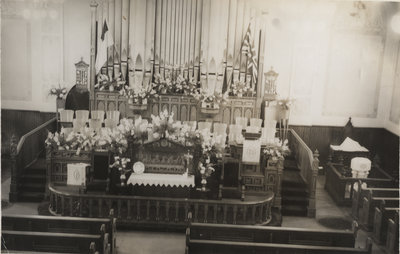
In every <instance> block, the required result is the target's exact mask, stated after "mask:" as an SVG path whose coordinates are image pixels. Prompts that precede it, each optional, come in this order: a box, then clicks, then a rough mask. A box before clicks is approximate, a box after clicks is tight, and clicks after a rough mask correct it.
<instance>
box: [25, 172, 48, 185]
mask: <svg viewBox="0 0 400 254" xmlns="http://www.w3.org/2000/svg"><path fill="white" fill-rule="evenodd" d="M25 183H46V175H42V174H23V175H22V176H21V184H25Z"/></svg>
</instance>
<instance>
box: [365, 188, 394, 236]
mask: <svg viewBox="0 0 400 254" xmlns="http://www.w3.org/2000/svg"><path fill="white" fill-rule="evenodd" d="M382 201H383V202H385V206H387V207H399V201H400V198H394V197H371V196H370V195H368V196H367V197H364V198H363V206H362V209H361V210H360V211H359V223H360V226H362V227H363V228H364V229H366V230H367V231H370V230H371V229H372V226H373V221H374V215H375V207H379V206H380V204H381V202H382Z"/></svg>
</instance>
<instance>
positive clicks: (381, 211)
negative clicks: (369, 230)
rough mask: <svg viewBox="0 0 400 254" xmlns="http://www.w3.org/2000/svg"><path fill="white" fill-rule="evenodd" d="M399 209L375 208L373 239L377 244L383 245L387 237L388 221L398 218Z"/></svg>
mask: <svg viewBox="0 0 400 254" xmlns="http://www.w3.org/2000/svg"><path fill="white" fill-rule="evenodd" d="M399 211H400V208H398V207H397V208H394V207H382V206H381V207H380V208H378V207H375V214H374V225H373V238H374V240H375V241H376V242H377V243H379V244H380V243H383V242H384V241H385V240H386V237H387V230H388V222H389V219H392V220H393V219H395V218H396V217H398V216H399Z"/></svg>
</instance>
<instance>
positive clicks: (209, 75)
mask: <svg viewBox="0 0 400 254" xmlns="http://www.w3.org/2000/svg"><path fill="white" fill-rule="evenodd" d="M112 2H113V1H112ZM123 3H124V4H125V3H126V1H124V2H123ZM117 4H118V5H120V4H121V2H118V1H116V2H115V5H117ZM163 4H164V3H163V1H159V2H157V3H152V4H149V3H146V4H145V5H146V13H144V16H141V18H142V20H141V21H143V22H137V21H138V20H131V17H133V15H128V14H129V13H125V12H129V8H122V7H123V6H118V8H117V6H115V9H113V10H109V9H108V8H109V6H108V5H104V4H103V3H100V6H99V4H98V3H96V2H95V1H93V2H92V4H91V5H90V8H91V15H92V19H91V31H92V33H91V58H90V64H89V65H86V64H85V65H82V67H79V68H80V69H79V70H78V69H77V85H79V86H82V89H85V86H88V88H89V89H88V90H89V93H90V109H89V110H87V111H85V110H79V112H78V111H75V112H74V111H72V110H71V111H69V112H64V111H62V110H60V113H59V114H60V117H59V118H58V119H59V122H60V126H61V128H60V129H59V130H58V132H56V133H49V136H48V138H47V139H46V145H47V153H46V162H47V172H46V173H47V185H48V188H47V189H46V195H47V196H48V197H49V198H50V207H49V210H50V212H51V213H53V214H57V215H58V214H61V215H69V216H88V217H96V216H98V217H102V216H103V215H105V214H107V211H106V210H107V209H111V208H112V209H114V210H115V211H117V217H118V218H120V219H121V221H123V223H125V224H132V223H133V224H143V223H144V224H146V223H147V224H153V225H156V224H158V225H160V223H161V222H162V223H161V224H162V225H169V226H171V225H172V226H173V225H181V224H182V225H183V224H184V223H186V221H187V215H188V213H189V212H191V213H192V214H193V215H194V220H195V221H202V222H208V223H232V224H260V225H265V224H268V223H269V222H270V220H271V214H272V212H271V211H272V208H275V209H276V210H277V211H278V212H279V211H280V208H281V181H282V171H283V162H284V156H285V155H286V153H287V152H288V148H287V143H285V142H286V141H285V139H287V128H288V121H287V119H286V118H285V120H284V121H281V122H280V125H279V126H280V128H281V132H282V134H280V135H276V133H277V132H276V130H277V129H276V128H277V120H278V119H276V116H275V115H273V116H272V117H271V116H267V113H266V114H265V115H261V112H263V111H265V112H270V111H269V110H264V109H263V108H262V107H263V106H262V105H269V104H270V102H271V101H273V100H275V99H276V97H277V94H276V85H275V83H274V82H275V79H276V77H277V76H278V74H277V73H275V72H274V71H273V70H272V69H271V70H270V71H269V72H268V73H266V74H265V75H266V76H265V78H264V80H263V76H262V75H260V74H259V73H262V72H263V69H264V68H263V56H264V47H263V46H261V45H264V40H265V36H264V33H265V27H262V26H259V24H260V22H258V21H259V19H260V18H261V13H258V12H257V11H255V12H254V17H253V18H252V19H249V20H247V18H249V17H248V16H243V18H244V19H243V20H242V22H243V23H242V24H240V29H242V27H248V31H247V32H244V33H243V35H245V34H249V33H250V32H251V31H254V35H253V36H248V37H247V35H246V36H245V37H244V38H242V36H241V35H238V36H236V34H237V33H235V32H234V31H235V29H236V27H235V26H236V25H235V23H227V27H225V28H222V27H221V29H227V30H226V32H227V33H228V34H229V36H230V40H231V41H232V40H235V41H236V40H237V42H240V41H243V43H242V45H243V44H244V42H247V45H248V47H243V46H241V47H233V46H232V45H230V44H229V45H227V48H226V49H225V50H224V47H222V46H221V45H222V44H223V43H222V42H223V41H224V38H223V37H221V36H219V35H218V36H217V33H216V34H215V35H216V36H217V37H218V38H211V37H210V38H208V37H202V36H203V35H202V33H201V32H200V31H201V30H202V29H203V28H206V27H207V26H209V23H204V22H205V21H203V18H204V20H207V19H208V18H207V17H208V15H209V13H208V11H205V12H201V13H197V14H196V15H197V17H198V18H196V19H198V20H195V19H188V20H186V21H185V22H187V23H188V24H190V26H189V25H188V27H194V28H196V27H197V28H199V29H194V30H192V32H189V31H186V30H187V28H185V27H182V26H176V27H175V28H172V26H171V27H170V28H169V29H176V34H181V33H182V34H188V35H189V37H190V38H189V37H188V38H185V39H184V40H182V38H172V37H171V38H169V37H168V39H166V31H165V30H164V29H165V27H163V26H161V27H160V24H161V23H162V22H163V20H162V19H163V18H162V15H152V13H153V12H154V13H153V14H155V13H156V12H157V11H158V10H161V9H162V5H163ZM176 4H177V3H171V5H172V6H174V5H176ZM209 4H210V5H212V6H213V5H214V2H210V3H209ZM182 5H185V6H186V5H187V6H186V7H187V8H192V7H193V12H194V13H195V12H198V10H201V9H202V8H200V7H203V6H201V5H202V4H201V3H199V6H196V5H193V4H192V3H186V2H184V3H182ZM120 7H121V8H120ZM176 7H177V8H178V6H176ZM181 7H182V6H180V7H179V8H181ZM209 7H211V6H208V7H207V8H205V10H209ZM172 9H174V8H172ZM188 10H189V9H188ZM108 11H111V13H112V14H113V15H114V14H115V15H116V13H117V12H118V13H119V14H121V15H118V16H115V19H111V20H107V19H104V17H106V16H107V15H106V14H108ZM114 11H115V13H114ZM120 11H121V13H120ZM130 11H132V10H130ZM165 14H166V15H167V16H168V15H172V16H173V14H172V13H169V12H168V11H167V13H165ZM176 15H181V14H179V13H176ZM172 16H171V17H172ZM121 17H128V18H127V19H125V20H124V19H122V18H121ZM163 17H164V16H163ZM182 17H183V16H182ZM120 19H121V20H120ZM213 19H214V17H213ZM256 20H258V21H257V22H255V21H256ZM120 21H121V22H120ZM164 21H165V20H164ZM214 21H215V24H220V22H218V21H217V20H214ZM108 22H110V23H109V24H108ZM182 22H184V20H183V19H182ZM252 22H255V23H252ZM139 24H141V25H140V26H142V25H143V24H145V27H139ZM256 24H257V25H256ZM121 25H122V26H121ZM167 26H168V27H169V26H170V24H168V25H167ZM228 27H229V29H228ZM104 28H110V30H111V31H113V32H115V33H113V32H112V33H109V32H108V29H104ZM200 28H201V29H200ZM207 29H212V28H211V27H208V28H207ZM114 30H115V31H114ZM133 31H135V36H130V34H133ZM232 31H233V32H232ZM128 35H129V36H128ZM142 35H143V36H142ZM153 35H154V38H152V36H153ZM109 36H111V37H113V36H114V37H115V40H114V41H113V43H114V45H108V43H109V41H110V40H109V39H108V37H109ZM141 36H142V37H141ZM231 37H232V38H231ZM235 37H237V38H235ZM139 38H145V39H144V40H143V41H142V40H141V39H139ZM225 39H226V38H225ZM214 41H220V42H221V43H212V42H214ZM200 42H201V43H200ZM166 43H167V44H168V45H166ZM240 44H241V43H238V45H240ZM175 45H176V46H177V47H175ZM178 45H182V47H179V46H178ZM195 45H196V46H195ZM128 49H129V50H128ZM165 49H168V52H165ZM189 52H190V53H189ZM218 52H221V54H219V53H218ZM222 52H224V53H223V54H222ZM205 53H207V54H205ZM222 55H223V56H222ZM221 56H222V58H221ZM88 68H90V72H89V70H88ZM266 101H268V103H265V102H266ZM65 116H67V117H65ZM74 116H75V117H74ZM71 126H72V127H71ZM70 169H74V170H75V171H74V172H72V171H70ZM174 223H175V224H174ZM182 225H181V226H182Z"/></svg>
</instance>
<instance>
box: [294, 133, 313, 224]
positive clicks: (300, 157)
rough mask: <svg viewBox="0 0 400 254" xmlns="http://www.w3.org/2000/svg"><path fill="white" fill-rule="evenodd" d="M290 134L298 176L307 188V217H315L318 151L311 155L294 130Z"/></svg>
mask: <svg viewBox="0 0 400 254" xmlns="http://www.w3.org/2000/svg"><path fill="white" fill-rule="evenodd" d="M290 133H291V135H289V139H290V141H289V144H290V149H291V150H292V154H293V155H294V157H295V159H296V162H297V166H298V168H299V169H300V175H301V177H302V178H303V180H304V182H305V183H306V184H307V188H308V195H309V198H308V209H307V210H308V211H307V215H308V217H315V212H316V209H315V192H316V187H317V176H318V167H319V160H318V156H319V154H318V150H315V152H314V153H313V152H312V151H311V149H310V148H309V147H308V146H307V144H306V143H305V142H304V141H303V140H302V139H301V138H300V136H299V135H298V134H297V133H296V132H295V131H294V130H292V129H291V130H290Z"/></svg>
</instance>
